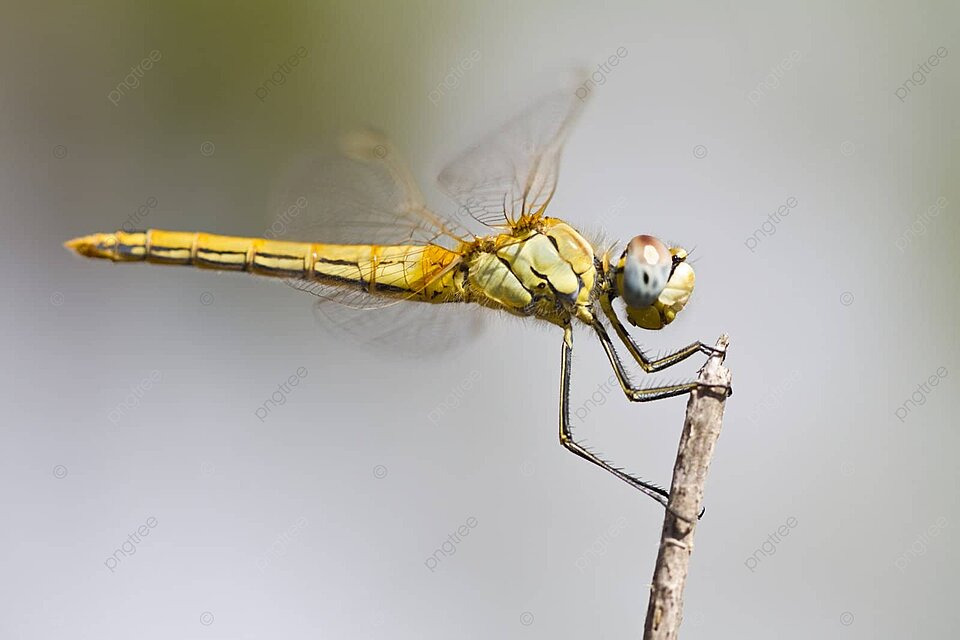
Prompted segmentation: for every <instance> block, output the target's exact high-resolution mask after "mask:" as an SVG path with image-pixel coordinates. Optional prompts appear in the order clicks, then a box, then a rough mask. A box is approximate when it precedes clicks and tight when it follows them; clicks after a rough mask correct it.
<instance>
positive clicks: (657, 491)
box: [560, 325, 696, 506]
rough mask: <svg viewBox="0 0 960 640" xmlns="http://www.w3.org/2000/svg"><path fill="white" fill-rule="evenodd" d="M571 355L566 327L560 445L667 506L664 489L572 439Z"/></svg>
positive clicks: (571, 348)
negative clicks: (630, 472)
mask: <svg viewBox="0 0 960 640" xmlns="http://www.w3.org/2000/svg"><path fill="white" fill-rule="evenodd" d="M572 354H573V329H572V328H571V327H570V325H567V326H565V327H564V329H563V360H562V362H561V366H560V444H562V445H563V446H564V447H566V448H567V449H568V450H569V451H571V452H573V453H575V454H576V455H578V456H580V457H581V458H583V459H584V460H587V461H588V462H592V463H593V464H595V465H597V466H598V467H600V468H602V469H605V470H607V471H609V472H610V473H612V474H613V475H615V476H617V477H618V478H620V479H621V480H623V481H624V482H626V483H627V484H629V485H630V486H632V487H634V488H636V489H639V490H640V491H642V492H643V493H645V494H647V495H648V496H650V497H651V498H653V499H654V500H656V501H657V502H659V503H660V504H662V505H663V506H667V498H668V497H669V495H670V494H669V493H668V492H667V491H666V489H663V488H662V487H658V486H657V485H655V484H651V483H649V482H646V481H645V480H641V479H639V478H635V477H633V476H631V475H630V474H628V473H625V472H624V471H623V470H622V469H618V468H616V467H614V466H612V465H611V464H610V463H608V462H606V461H605V460H602V459H600V458H599V457H597V456H596V455H595V454H594V453H593V452H591V451H588V450H587V449H586V448H585V447H584V446H583V445H581V444H579V443H578V442H576V441H575V440H574V439H573V431H572V429H571V428H570V366H571V356H572ZM694 386H696V385H694ZM680 393H683V392H680ZM672 395H677V393H673V394H672ZM663 397H668V396H663ZM650 399H652V398H650Z"/></svg>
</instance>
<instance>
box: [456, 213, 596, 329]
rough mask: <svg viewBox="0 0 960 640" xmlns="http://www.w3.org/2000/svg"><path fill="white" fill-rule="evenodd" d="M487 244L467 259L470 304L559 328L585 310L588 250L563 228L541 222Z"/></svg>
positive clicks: (591, 270)
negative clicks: (471, 302) (475, 303)
mask: <svg viewBox="0 0 960 640" xmlns="http://www.w3.org/2000/svg"><path fill="white" fill-rule="evenodd" d="M488 240H491V241H489V242H481V243H480V244H479V245H478V247H479V246H483V248H482V249H480V248H478V249H477V250H476V251H474V252H472V253H471V255H470V257H469V258H468V260H467V265H468V278H467V280H468V283H469V288H470V290H471V294H472V295H471V297H472V298H473V299H474V301H476V302H479V303H480V304H483V305H485V306H490V307H494V308H500V309H503V310H505V311H508V312H510V313H513V314H515V315H520V316H536V317H539V318H542V319H544V320H548V321H550V322H553V323H555V324H561V325H562V324H564V323H566V322H569V319H570V318H571V317H574V316H577V315H581V314H579V313H578V310H579V308H581V307H583V308H586V307H588V306H589V304H590V301H591V295H592V293H593V286H594V282H595V281H596V270H595V267H594V254H593V247H592V246H591V245H590V243H589V242H587V241H586V240H585V239H584V238H583V237H582V236H581V235H580V234H579V233H577V232H576V231H575V230H574V229H573V228H572V227H570V226H569V225H568V224H566V223H564V222H561V221H560V220H557V219H554V218H544V219H543V221H542V223H541V224H539V225H537V226H536V227H535V228H532V229H527V230H524V231H514V232H513V233H506V234H501V235H498V236H495V237H494V238H491V239H488Z"/></svg>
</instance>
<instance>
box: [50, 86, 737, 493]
mask: <svg viewBox="0 0 960 640" xmlns="http://www.w3.org/2000/svg"><path fill="white" fill-rule="evenodd" d="M582 105H583V101H582V100H581V99H580V98H578V97H577V96H576V95H575V94H574V92H573V91H571V90H562V91H557V92H554V93H553V94H550V95H548V96H546V97H545V98H544V99H543V100H541V101H540V102H538V103H537V104H536V105H534V107H532V108H530V109H528V110H527V111H525V112H523V113H521V114H520V115H519V116H517V117H516V118H514V119H513V120H511V121H510V122H508V123H507V124H506V125H504V126H503V127H501V128H500V129H498V130H497V131H495V132H493V133H492V134H491V135H489V136H488V137H487V138H485V139H484V141H482V142H481V143H479V144H478V145H476V146H475V147H473V148H471V149H470V150H468V151H467V152H466V153H464V154H463V155H461V156H460V157H458V158H456V159H455V160H454V161H453V162H452V163H450V164H449V165H448V166H447V167H446V168H445V169H444V170H443V171H442V172H441V173H440V176H439V183H440V186H441V187H442V188H443V190H444V191H445V192H446V193H447V194H449V195H450V196H451V197H452V198H453V199H454V200H455V201H456V202H457V203H459V205H460V209H459V211H458V213H457V214H456V215H448V216H445V215H440V214H438V213H436V212H434V211H433V210H431V209H429V208H428V207H427V206H426V204H425V202H424V197H423V195H422V193H421V191H420V189H419V187H418V185H417V183H416V181H415V180H414V179H413V178H412V176H411V174H410V172H409V170H408V169H407V167H406V165H405V164H404V163H403V161H402V160H401V158H400V154H399V152H398V151H397V149H396V148H395V147H394V146H393V145H392V144H391V143H390V142H389V140H387V139H386V138H385V137H384V136H383V135H382V134H379V133H375V132H372V131H368V132H363V133H358V134H355V135H353V136H351V137H348V138H346V139H345V141H344V144H343V146H342V149H341V154H340V159H339V160H337V161H336V162H327V161H326V160H324V161H322V162H319V163H314V164H311V165H307V167H306V169H305V170H304V171H303V173H304V175H305V180H304V184H303V185H302V186H300V187H299V188H300V191H299V192H297V191H294V192H293V193H294V197H295V196H296V195H297V193H299V194H300V196H299V198H297V201H298V202H299V203H301V204H302V205H303V206H302V209H303V210H302V211H299V210H295V211H294V214H296V215H293V216H287V219H285V220H284V221H283V224H282V225H280V226H281V227H283V229H282V231H284V232H285V233H284V234H283V235H284V236H293V237H297V236H299V240H300V241H293V240H287V239H276V238H248V237H237V236H224V235H214V234H210V233H204V232H194V231H164V230H160V229H147V230H143V231H126V230H118V231H115V232H113V233H95V234H92V235H88V236H83V237H80V238H76V239H73V240H70V241H68V242H67V243H65V246H66V247H67V248H69V249H72V250H74V251H76V252H77V253H78V254H80V255H83V256H87V257H91V258H105V259H108V260H112V261H114V262H144V261H145V262H149V263H155V264H166V265H189V266H194V267H200V268H204V269H219V270H229V271H242V272H247V273H252V274H257V275H262V276H271V277H274V278H282V279H284V280H286V281H287V283H288V284H290V285H291V286H293V287H296V288H298V289H301V290H304V291H308V292H310V293H312V294H314V295H316V296H318V297H319V298H320V301H321V303H336V304H337V305H345V306H347V307H351V308H354V309H364V310H370V311H369V312H366V311H365V313H371V314H372V313H375V311H373V310H374V309H383V308H385V307H390V306H393V305H396V304H399V303H404V304H413V303H420V304H421V305H439V304H450V303H459V304H461V305H464V304H469V305H476V306H477V307H486V308H488V309H494V310H499V311H502V312H507V313H510V314H513V315H515V316H521V317H524V318H531V319H535V320H537V321H541V322H546V323H550V324H551V325H556V326H557V327H558V328H559V329H561V330H562V331H563V346H562V357H561V367H560V442H561V444H562V445H563V446H564V447H566V448H567V449H568V450H570V451H572V452H573V453H575V454H576V455H578V456H580V457H581V458H584V459H585V460H588V461H590V462H592V463H593V464H595V465H597V466H599V467H601V468H603V469H605V470H607V471H609V472H610V473H612V474H613V475H615V476H617V477H618V478H620V479H621V480H623V481H625V482H627V483H628V484H630V485H632V486H633V487H635V488H637V489H639V490H640V491H642V492H643V493H645V494H647V495H649V496H650V497H652V498H654V499H655V500H657V501H658V502H660V503H661V504H663V505H666V503H667V498H668V492H667V491H665V490H664V489H663V488H661V487H659V486H657V485H655V484H653V483H650V482H647V481H645V480H642V479H640V478H637V477H635V476H633V475H630V474H628V473H626V472H624V471H623V470H621V469H619V468H616V467H614V466H613V465H611V464H610V463H609V462H607V461H605V460H603V459H601V458H599V457H598V456H597V455H596V454H595V453H594V452H592V451H590V450H588V449H586V448H585V447H584V446H583V445H581V444H580V443H578V442H577V441H576V440H575V439H574V437H573V433H572V430H571V427H570V416H569V407H570V401H569V394H570V375H571V373H570V369H571V356H572V352H573V327H574V325H575V324H580V325H582V326H584V327H586V328H587V329H589V330H590V331H593V332H594V333H595V334H596V335H597V337H598V338H599V339H600V344H601V345H602V346H603V349H604V351H605V352H606V355H607V358H608V359H609V361H610V364H611V365H612V367H613V370H614V372H615V373H616V376H617V379H618V380H619V382H620V387H621V388H622V389H623V393H624V394H625V395H626V397H627V399H628V400H630V401H633V402H646V401H651V400H657V399H661V398H669V397H673V396H678V395H682V394H686V393H689V392H690V391H691V390H692V389H694V388H696V387H697V383H696V382H685V383H682V384H671V385H667V386H647V387H642V386H641V387H638V386H634V385H633V384H632V383H631V380H630V378H629V375H628V373H627V371H626V369H625V367H624V366H623V364H622V362H621V359H620V357H619V355H618V353H617V350H616V348H615V346H614V343H613V341H612V340H611V338H610V335H609V334H608V331H607V327H606V325H605V323H604V319H606V321H607V322H609V325H610V326H611V327H612V328H613V331H614V333H615V334H616V336H617V338H618V339H619V340H620V342H621V343H622V344H623V346H624V347H625V348H626V350H627V353H629V354H630V357H631V358H633V359H634V360H635V361H636V363H637V364H638V365H639V366H640V367H641V368H642V369H643V371H645V372H646V373H653V372H656V371H661V370H663V369H666V368H667V367H670V366H672V365H675V364H677V363H679V362H681V361H683V360H685V359H686V358H688V357H690V356H692V355H693V354H695V353H702V354H706V355H712V354H714V352H715V350H714V349H713V348H712V347H710V346H708V345H706V344H704V343H703V342H700V341H697V342H694V343H692V344H689V345H687V346H685V347H683V348H681V349H678V350H676V351H674V352H672V353H669V355H666V356H663V357H660V358H656V359H654V358H650V357H648V356H647V355H646V354H645V353H644V352H643V350H642V349H641V348H640V346H639V345H638V344H637V342H635V341H634V339H633V338H632V337H631V335H630V333H628V331H627V329H626V328H625V327H624V325H623V323H622V322H621V320H620V318H619V316H618V313H617V309H616V308H615V306H614V301H615V300H616V299H617V298H620V299H621V300H622V301H623V303H624V312H625V315H626V319H627V321H628V322H629V323H630V324H631V325H633V326H635V327H640V328H643V329H651V330H657V329H662V328H663V327H665V326H666V325H668V324H670V323H671V322H672V321H673V320H674V318H676V316H677V314H678V313H679V312H680V311H681V310H682V309H683V307H684V306H685V305H686V304H687V301H688V300H689V299H690V295H691V294H692V292H693V287H694V272H693V268H692V267H691V266H690V264H689V262H688V261H687V252H686V251H685V250H684V249H682V248H680V247H668V246H667V245H666V244H664V243H663V242H661V241H660V240H658V239H657V238H655V237H653V236H650V235H639V236H636V237H635V238H633V239H632V240H630V241H629V242H628V243H626V245H625V246H624V247H622V249H620V248H619V247H604V246H597V245H595V244H593V243H591V242H589V241H588V240H587V239H586V238H585V237H584V235H583V234H581V233H580V232H578V231H577V229H576V228H574V227H573V226H572V225H570V224H568V223H567V222H564V221H563V220H561V219H559V218H555V217H552V216H548V215H546V210H547V207H548V205H549V204H550V200H551V199H552V198H553V195H554V192H555V190H556V186H557V176H558V167H559V162H560V155H561V150H562V148H563V145H564V142H565V140H566V138H567V136H568V134H569V132H570V128H571V125H572V124H573V122H574V121H575V119H576V117H577V115H578V114H579V113H580V111H581V110H582ZM469 225H473V226H475V227H479V228H481V232H480V233H475V232H473V231H470V230H469ZM274 226H276V225H274ZM312 234H315V235H312ZM265 235H268V234H265ZM312 240H315V241H312ZM617 249H620V251H619V253H617V252H616V250H617ZM724 390H725V391H726V392H727V393H729V389H728V388H724Z"/></svg>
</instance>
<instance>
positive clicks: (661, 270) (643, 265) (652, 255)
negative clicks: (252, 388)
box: [620, 236, 673, 307]
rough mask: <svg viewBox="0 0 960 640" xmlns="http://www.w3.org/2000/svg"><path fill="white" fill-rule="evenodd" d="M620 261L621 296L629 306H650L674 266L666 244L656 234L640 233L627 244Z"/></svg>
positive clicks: (664, 284) (665, 284) (661, 289)
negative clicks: (641, 234)
mask: <svg viewBox="0 0 960 640" xmlns="http://www.w3.org/2000/svg"><path fill="white" fill-rule="evenodd" d="M620 262H621V264H620V266H621V269H622V284H621V286H620V295H622V296H623V301H624V302H625V303H626V304H627V306H628V307H649V306H650V305H652V304H653V303H654V302H656V301H657V297H658V296H659V295H660V293H661V292H662V291H663V289H664V287H666V286H667V280H668V279H669V278H670V271H671V269H672V268H673V256H672V255H671V253H670V250H669V249H668V248H667V246H666V245H665V244H663V243H662V242H660V240H658V239H657V238H654V237H653V236H637V237H636V238H634V239H633V240H631V241H630V244H628V245H627V249H626V251H625V252H624V254H623V257H622V258H621V261H620Z"/></svg>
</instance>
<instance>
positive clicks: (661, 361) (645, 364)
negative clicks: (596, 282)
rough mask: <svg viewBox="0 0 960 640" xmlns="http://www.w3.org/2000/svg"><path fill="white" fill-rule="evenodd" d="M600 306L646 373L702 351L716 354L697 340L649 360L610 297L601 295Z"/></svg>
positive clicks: (671, 364)
mask: <svg viewBox="0 0 960 640" xmlns="http://www.w3.org/2000/svg"><path fill="white" fill-rule="evenodd" d="M600 306H601V307H602V308H603V313H604V315H605V316H607V319H608V320H609V321H610V324H611V325H613V330H614V331H616V332H617V337H619V338H620V341H621V342H623V344H624V345H625V346H626V347H627V351H629V352H630V355H631V356H633V359H634V360H636V361H637V364H639V365H640V367H641V368H642V369H643V370H644V371H646V372H647V373H655V372H657V371H661V370H663V369H666V368H667V367H672V366H673V365H675V364H677V363H678V362H683V361H684V360H686V359H687V358H689V357H690V356H692V355H693V354H695V353H703V354H705V355H708V356H712V355H716V354H717V350H716V349H714V348H713V347H711V346H710V345H707V344H704V343H702V342H700V341H699V340H698V341H696V342H694V343H693V344H688V345H687V346H685V347H683V348H682V349H678V350H676V351H674V352H673V353H668V354H667V355H665V356H663V357H662V358H657V359H656V360H650V359H649V358H647V356H646V355H645V354H644V353H643V351H642V350H641V349H640V346H639V345H638V344H637V343H636V342H634V340H633V338H632V337H630V334H629V333H627V329H626V327H624V326H623V323H622V322H620V318H618V317H617V314H616V312H615V311H614V309H613V304H612V303H611V301H610V298H609V297H607V296H603V297H601V299H600Z"/></svg>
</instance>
